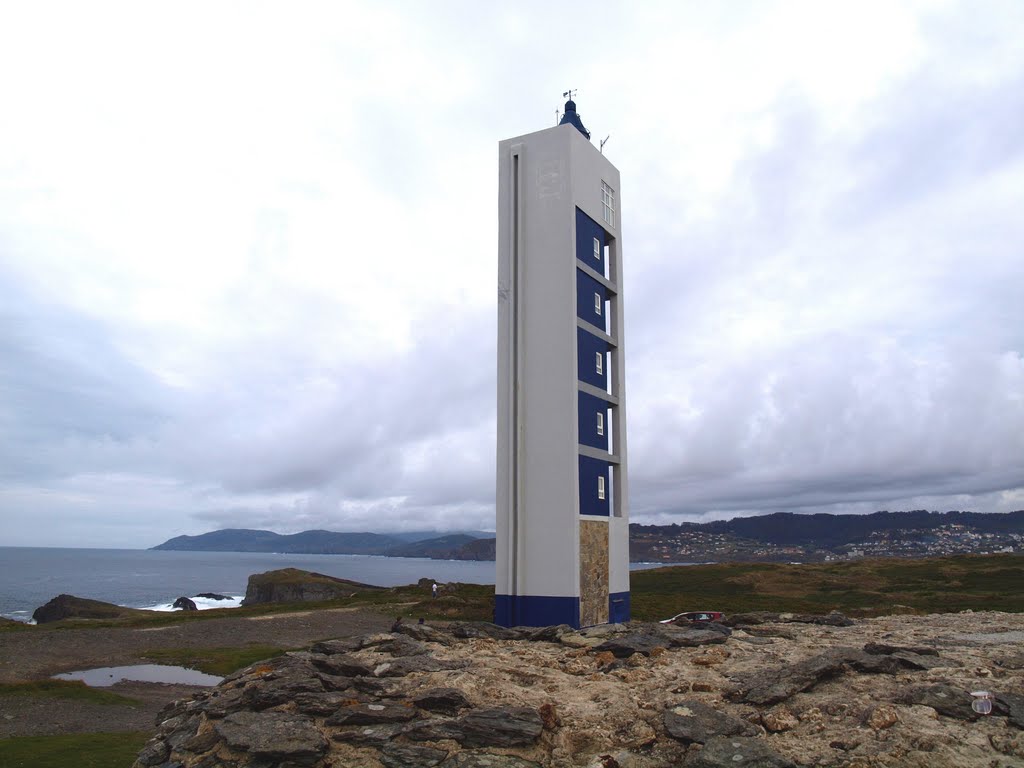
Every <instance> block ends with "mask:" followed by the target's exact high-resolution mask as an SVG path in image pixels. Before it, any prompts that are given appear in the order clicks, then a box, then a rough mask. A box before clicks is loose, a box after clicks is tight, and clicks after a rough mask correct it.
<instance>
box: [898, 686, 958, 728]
mask: <svg viewBox="0 0 1024 768" xmlns="http://www.w3.org/2000/svg"><path fill="white" fill-rule="evenodd" d="M896 700H897V701H898V702H900V703H902V704H920V705H923V706H925V707H931V708H932V709H934V710H935V711H936V712H938V713H939V714H940V715H944V716H946V717H952V718H956V719H957V720H977V719H978V713H977V712H975V711H974V710H973V709H971V701H972V699H971V695H970V694H969V693H968V692H967V691H964V690H961V689H960V688H954V687H953V686H952V685H946V684H945V683H939V684H938V685H915V686H912V687H910V688H908V689H907V690H905V691H903V692H902V693H901V694H900V695H899V696H898V697H897V699H896Z"/></svg>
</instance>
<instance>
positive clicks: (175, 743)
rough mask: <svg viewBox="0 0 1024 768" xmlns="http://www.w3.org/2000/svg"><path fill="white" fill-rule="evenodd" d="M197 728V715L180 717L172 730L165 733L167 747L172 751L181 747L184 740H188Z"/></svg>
mask: <svg viewBox="0 0 1024 768" xmlns="http://www.w3.org/2000/svg"><path fill="white" fill-rule="evenodd" d="M198 730H199V717H198V716H196V715H193V716H192V717H187V718H181V722H180V723H179V725H178V726H177V727H175V729H174V731H172V732H171V733H169V734H168V735H167V738H166V741H167V747H168V749H170V750H171V752H174V751H176V750H178V749H181V748H182V747H183V746H184V744H185V743H186V742H188V741H189V739H191V738H192V737H193V736H195V735H196V731H198Z"/></svg>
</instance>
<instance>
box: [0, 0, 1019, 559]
mask: <svg viewBox="0 0 1024 768" xmlns="http://www.w3.org/2000/svg"><path fill="white" fill-rule="evenodd" d="M567 88H576V89H578V95H577V99H576V100H577V103H578V105H579V111H580V115H581V117H582V118H583V121H584V122H585V123H586V125H587V127H588V128H589V129H590V130H591V131H592V132H593V134H594V139H595V142H596V140H598V139H600V138H604V137H605V136H608V135H610V137H611V138H610V139H609V141H608V143H607V145H606V147H605V154H606V155H607V156H608V158H609V159H610V160H611V161H612V162H613V163H614V164H615V165H616V166H617V167H618V168H619V169H620V171H621V173H622V189H621V215H622V231H623V245H624V286H625V293H624V297H623V298H624V304H625V322H626V353H627V358H626V368H627V386H628V393H629V401H628V432H629V445H630V477H631V484H630V491H631V499H630V502H631V507H632V519H633V521H634V522H671V521H679V522H682V521H706V520H712V519H719V518H726V517H732V516H736V515H752V514H761V513H767V512H774V511H793V512H805V513H806V512H871V511H875V510H879V509H889V510H897V509H920V508H925V509H936V510H943V511H944V510H949V509H970V510H975V511H979V512H1005V511H1010V510H1014V509H1024V3H1021V2H1019V0H1009V1H1008V2H1005V3H1001V2H996V1H994V0H993V1H986V2H984V3H973V2H972V3H968V2H963V3H957V2H933V3H913V2H904V3H897V2H888V1H887V2H880V3H870V2H849V3H840V2H827V3H822V2H818V1H817V0H814V1H812V2H807V3H800V2H792V3H789V2H780V3H771V2H760V1H759V2H750V3H742V2H729V3H708V2H689V3H683V2H675V1H673V2H665V3H607V4H605V3H596V2H588V3H578V4H570V3H562V2H558V3H553V2H516V3H502V4H496V3H480V2H458V3H455V2H441V1H439V2H432V3H421V2H408V3H384V2H366V3H361V2H352V3H337V2H332V3H324V4H322V5H321V4H314V3H265V4H256V3H248V2H245V3H243V2H238V3H206V2H204V3H187V2H186V3H173V4H156V3H136V2H130V3H125V4H116V5H115V4H110V3H104V2H91V3H87V4H83V3H69V4H67V5H56V4H52V3H18V2H10V3H5V4H4V5H3V9H2V12H0V545H51V546H100V547H103V546H109V547H149V546H153V545H155V544H158V543H160V542H161V541H163V540H165V539H167V538H169V537H171V536H175V535H178V534H185V533H187V534H197V533H202V532H205V531H209V530H213V529H217V528H226V527H248V528H267V529H272V530H275V531H278V532H281V533H289V532H294V531H299V530H304V529H309V528H327V529H331V530H349V531H356V530H375V531H389V530H400V529H402V530H422V529H426V528H437V529H456V528H462V529H488V528H490V529H493V526H494V452H495V448H494V441H495V367H496V362H495V355H496V344H495V337H496V289H497V183H498V179H497V171H498V162H497V144H498V141H499V140H500V139H503V138H507V137H511V136H516V135H519V134H523V133H528V132H531V131H534V130H540V129H543V128H546V127H549V126H551V125H553V124H554V122H555V111H556V109H559V108H560V107H561V106H562V102H563V99H562V98H561V94H562V92H563V91H565V90H566V89H567Z"/></svg>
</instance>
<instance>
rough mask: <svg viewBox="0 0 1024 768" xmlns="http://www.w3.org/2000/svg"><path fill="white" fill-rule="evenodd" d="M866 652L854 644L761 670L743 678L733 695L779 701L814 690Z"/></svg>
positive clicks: (739, 698) (756, 700)
mask: <svg viewBox="0 0 1024 768" xmlns="http://www.w3.org/2000/svg"><path fill="white" fill-rule="evenodd" d="M863 655H864V654H863V652H862V651H860V650H857V649H854V648H837V649H834V650H831V651H827V652H826V653H822V654H820V655H818V656H813V657H811V658H809V659H806V660H804V661H801V662H797V663H796V664H792V665H788V666H784V667H776V668H775V669H765V670H759V671H758V672H755V673H752V674H750V675H746V676H744V677H742V678H740V679H739V680H738V684H737V688H736V690H734V691H732V692H731V693H730V694H729V698H730V699H732V700H734V701H743V702H747V703H748V704H757V705H766V704H777V703H778V702H780V701H785V700H786V699H788V698H789V697H790V696H792V695H793V694H795V693H799V692H801V691H806V690H810V689H811V688H813V687H814V686H815V685H817V684H818V683H820V682H823V681H825V680H830V679H832V678H833V677H836V676H838V675H841V674H842V673H843V672H845V671H846V669H847V666H848V664H849V662H850V661H851V659H854V658H858V657H860V656H863Z"/></svg>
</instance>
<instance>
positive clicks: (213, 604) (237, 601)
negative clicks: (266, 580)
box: [144, 595, 245, 611]
mask: <svg viewBox="0 0 1024 768" xmlns="http://www.w3.org/2000/svg"><path fill="white" fill-rule="evenodd" d="M225 597H226V598H228V599H227V600H214V599H212V598H209V597H190V598H189V600H191V601H192V602H193V603H195V604H196V608H198V609H199V610H200V611H207V610H209V609H211V608H239V607H241V605H242V599H243V598H244V597H245V595H225ZM144 610H147V611H178V610H181V609H180V608H175V607H174V603H173V602H170V603H158V604H157V605H148V606H146V607H145V608H144Z"/></svg>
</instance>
